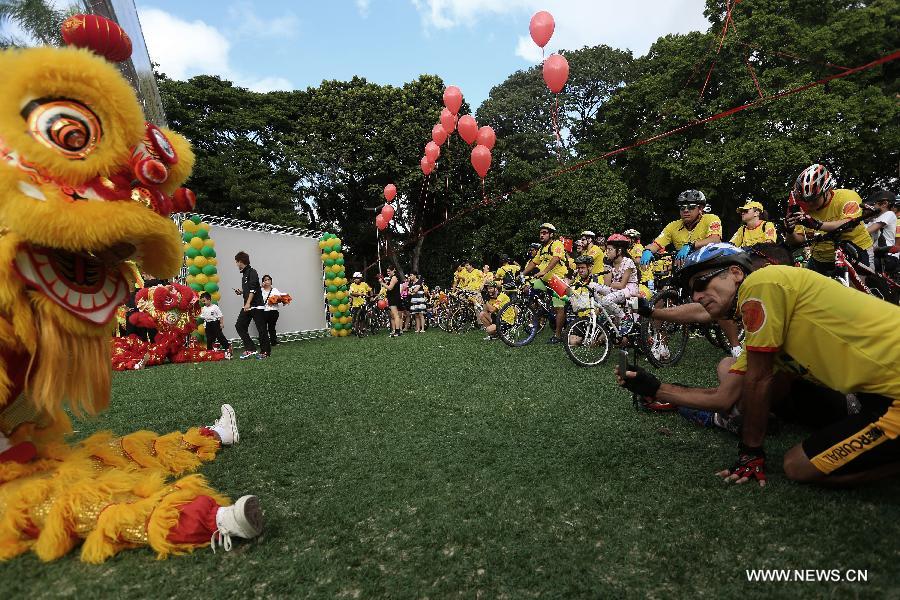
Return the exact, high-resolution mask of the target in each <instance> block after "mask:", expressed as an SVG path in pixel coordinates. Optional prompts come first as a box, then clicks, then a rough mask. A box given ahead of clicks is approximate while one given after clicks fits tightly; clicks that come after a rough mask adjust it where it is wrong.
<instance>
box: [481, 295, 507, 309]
mask: <svg viewBox="0 0 900 600" xmlns="http://www.w3.org/2000/svg"><path fill="white" fill-rule="evenodd" d="M508 303H509V296H507V295H506V294H504V293H503V292H500V293H499V294H497V297H496V298H494V299H493V300H488V301H487V302H486V304H487V305H488V306H490V307H493V308H494V309H498V308H500V307H501V306H503V305H504V304H508Z"/></svg>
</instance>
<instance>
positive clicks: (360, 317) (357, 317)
mask: <svg viewBox="0 0 900 600" xmlns="http://www.w3.org/2000/svg"><path fill="white" fill-rule="evenodd" d="M368 316H369V313H368V311H366V310H365V309H362V308H360V309H359V310H357V311H356V312H355V313H354V314H353V325H352V329H351V331H353V333H354V334H355V335H356V337H360V338H361V337H365V336H366V334H368V333H369V324H368Z"/></svg>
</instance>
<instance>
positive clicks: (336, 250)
mask: <svg viewBox="0 0 900 600" xmlns="http://www.w3.org/2000/svg"><path fill="white" fill-rule="evenodd" d="M331 249H332V250H333V251H334V252H340V251H341V245H340V244H334V245H333V246H331Z"/></svg>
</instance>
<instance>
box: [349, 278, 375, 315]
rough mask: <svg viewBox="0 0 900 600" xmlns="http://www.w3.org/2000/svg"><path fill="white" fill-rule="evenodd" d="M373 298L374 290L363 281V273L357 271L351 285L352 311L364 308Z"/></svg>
mask: <svg viewBox="0 0 900 600" xmlns="http://www.w3.org/2000/svg"><path fill="white" fill-rule="evenodd" d="M371 296H372V288H371V286H369V284H368V283H366V282H365V281H363V279H362V273H360V272H359V271H357V272H356V273H354V274H353V282H352V283H351V284H350V310H351V311H354V310H355V309H357V308H359V307H361V306H364V305H365V303H366V300H368V299H369V298H370V297H371Z"/></svg>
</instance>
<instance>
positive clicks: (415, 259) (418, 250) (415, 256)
mask: <svg viewBox="0 0 900 600" xmlns="http://www.w3.org/2000/svg"><path fill="white" fill-rule="evenodd" d="M424 242H425V236H424V235H423V236H421V237H419V240H418V241H417V242H416V245H415V247H414V248H413V252H412V267H411V268H412V270H413V271H415V272H416V273H418V272H419V256H420V255H421V254H422V244H423V243H424Z"/></svg>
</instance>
